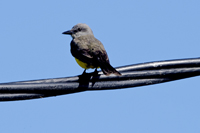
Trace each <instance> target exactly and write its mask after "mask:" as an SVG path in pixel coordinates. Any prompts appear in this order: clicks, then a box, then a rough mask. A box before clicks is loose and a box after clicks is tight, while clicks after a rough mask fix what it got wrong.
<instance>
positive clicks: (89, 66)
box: [75, 58, 99, 69]
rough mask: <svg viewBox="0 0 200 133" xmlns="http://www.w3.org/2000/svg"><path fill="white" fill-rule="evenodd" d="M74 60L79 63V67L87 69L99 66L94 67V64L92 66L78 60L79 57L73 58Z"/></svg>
mask: <svg viewBox="0 0 200 133" xmlns="http://www.w3.org/2000/svg"><path fill="white" fill-rule="evenodd" d="M75 60H76V62H77V63H78V64H79V66H80V67H82V68H84V69H89V68H92V69H93V68H99V67H95V66H92V65H89V64H87V63H84V62H82V61H80V60H79V59H77V58H75Z"/></svg>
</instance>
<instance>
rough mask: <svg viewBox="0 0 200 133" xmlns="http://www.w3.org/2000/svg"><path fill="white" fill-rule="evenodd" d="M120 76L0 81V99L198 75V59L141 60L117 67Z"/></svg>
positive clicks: (115, 86)
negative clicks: (146, 61) (137, 62)
mask: <svg viewBox="0 0 200 133" xmlns="http://www.w3.org/2000/svg"><path fill="white" fill-rule="evenodd" d="M117 70H118V71H119V72H120V73H121V74H122V76H115V75H110V76H105V75H103V74H102V72H99V73H98V74H97V73H87V74H84V75H79V76H75V77H67V78H54V79H42V80H31V81H21V82H11V83H1V84H0V101H13V100H26V99H33V98H43V97H49V96H57V95H63V94H70V93H75V92H82V91H88V90H109V89H122V88H129V87H137V86H144V85H151V84H157V83H163V82H168V81H173V80H178V79H183V78H189V77H193V76H198V75H200V58H193V59H182V60H170V61H159V62H149V63H141V64H135V65H129V66H124V67H119V68H117Z"/></svg>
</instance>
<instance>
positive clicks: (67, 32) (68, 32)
mask: <svg viewBox="0 0 200 133" xmlns="http://www.w3.org/2000/svg"><path fill="white" fill-rule="evenodd" d="M72 33H73V32H72V31H71V30H68V31H65V32H63V33H62V34H67V35H71V34H72Z"/></svg>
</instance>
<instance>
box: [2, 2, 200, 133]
mask: <svg viewBox="0 0 200 133" xmlns="http://www.w3.org/2000/svg"><path fill="white" fill-rule="evenodd" d="M199 7H200V1H198V0H191V1H189V0H187V1H186V0H182V1H181V0H168V1H164V0H151V1H149V0H140V1H139V0H123V1H122V0H121V1H120V0H116V1H105V0H101V1H92V0H86V1H83V0H76V1H64V0H63V1H53V0H48V1H47V0H43V1H39V0H35V1H27V0H18V1H15V0H10V1H0V16H1V21H0V29H1V32H0V36H1V39H0V61H1V65H0V75H1V76H0V82H1V83H4V82H11V81H24V80H33V79H46V78H58V77H68V76H74V75H79V74H81V73H82V72H83V69H82V68H80V67H79V66H78V65H77V64H76V62H75V60H74V58H72V56H71V54H70V45H69V44H70V41H71V37H70V36H64V35H62V34H61V33H62V32H63V31H66V30H69V29H71V28H72V27H73V26H74V25H75V24H77V23H86V24H88V25H89V26H90V27H91V28H92V30H93V32H94V35H95V37H96V38H98V39H99V40H101V42H102V43H103V44H104V46H105V49H106V50H107V52H108V55H109V58H110V62H111V64H112V65H113V66H115V67H118V66H124V65H129V64H137V63H143V62H150V61H160V60H171V59H183V58H195V57H199V49H200V45H199V44H200V26H199V24H200V15H199V14H200V8H199ZM90 71H92V70H89V71H88V72H90ZM199 87H200V86H199V77H194V78H188V79H183V80H179V81H173V82H168V83H163V84H158V85H150V86H144V87H137V88H128V89H122V90H109V91H91V92H89V91H88V92H82V93H76V94H70V95H63V96H57V97H50V98H43V99H35V100H25V101H14V102H1V103H0V110H1V111H0V112H1V113H0V118H1V121H0V129H1V132H3V133H11V132H20V133H21V132H29V133H35V132H48V133H55V132H65V133H68V132H69V133H72V132H73V133H111V132H115V133H121V132H124V133H126V132H134V133H160V132H162V133H169V132H172V133H173V132H181V133H188V132H191V133H197V132H200V126H199V125H200V113H199V112H200V107H199V103H200V97H199V93H200V90H199Z"/></svg>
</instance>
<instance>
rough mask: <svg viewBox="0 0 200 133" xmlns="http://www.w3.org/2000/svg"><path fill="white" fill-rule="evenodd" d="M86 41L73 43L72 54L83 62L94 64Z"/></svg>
mask: <svg viewBox="0 0 200 133" xmlns="http://www.w3.org/2000/svg"><path fill="white" fill-rule="evenodd" d="M86 43H87V42H84V41H74V40H72V41H71V54H72V55H73V56H74V57H75V58H77V59H79V60H80V61H82V62H85V63H88V64H92V63H93V60H94V59H93V56H92V54H91V52H90V49H89V48H88V46H87V45H86Z"/></svg>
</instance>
